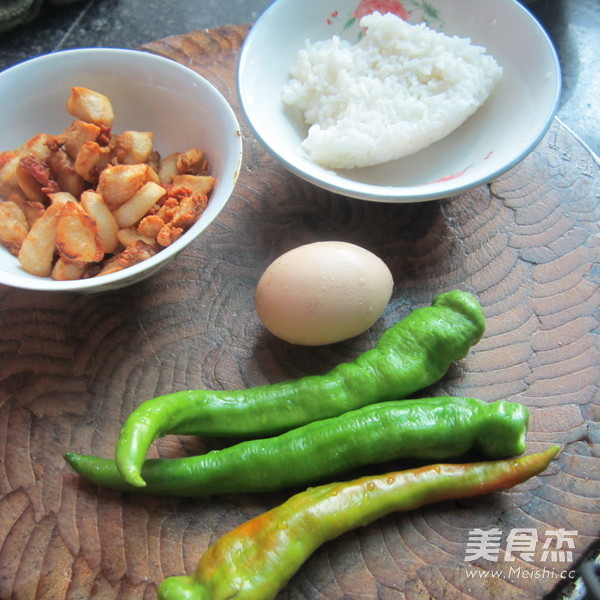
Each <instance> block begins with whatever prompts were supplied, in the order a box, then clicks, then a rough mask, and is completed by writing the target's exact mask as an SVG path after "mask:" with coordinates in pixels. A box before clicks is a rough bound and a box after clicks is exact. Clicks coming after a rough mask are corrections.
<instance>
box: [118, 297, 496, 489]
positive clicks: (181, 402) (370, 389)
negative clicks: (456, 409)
mask: <svg viewBox="0 0 600 600" xmlns="http://www.w3.org/2000/svg"><path fill="white" fill-rule="evenodd" d="M484 330H485V320H484V315H483V310H482V308H481V305H480V304H479V302H478V301H477V299H476V298H475V297H474V296H473V295H472V294H469V293H468V292H462V291H458V290H455V291H451V292H448V293H446V294H441V295H439V296H437V297H436V298H435V299H434V301H433V303H432V305H431V306H429V307H423V308H419V309H416V310H414V311H413V312H412V313H410V314H409V315H408V316H407V317H406V318H404V319H403V320H401V321H400V322H398V323H397V324H396V325H394V326H392V327H391V328H390V329H388V330H387V331H386V332H384V333H383V335H382V336H381V338H380V340H379V342H378V343H377V344H376V346H375V347H374V348H373V349H371V350H369V351H367V352H365V353H364V354H362V355H361V356H359V357H358V358H356V359H355V360H354V361H352V362H349V363H343V364H340V365H338V366H337V367H335V368H334V369H332V370H331V371H329V372H328V373H326V374H324V375H313V376H307V377H304V378H301V379H298V380H295V381H287V382H280V383H275V384H270V385H264V386H259V387H255V388H252V389H245V390H232V391H209V390H189V391H182V392H175V393H172V394H168V395H165V396H161V397H158V398H154V399H152V400H148V401H146V402H143V403H142V404H141V405H140V406H139V407H138V408H137V409H136V410H134V411H133V412H132V413H131V415H130V416H129V418H128V419H127V421H126V422H125V424H124V425H123V427H122V429H121V432H120V435H119V440H118V442H117V448H116V455H115V458H116V465H117V468H118V469H119V471H120V473H121V475H122V476H123V478H124V479H125V480H126V481H128V482H129V483H130V484H132V485H135V486H144V485H145V481H144V479H143V477H142V476H141V474H140V471H141V468H142V464H143V463H144V460H145V458H146V453H147V451H148V448H149V446H150V444H151V443H152V442H153V441H154V440H155V439H156V438H158V437H161V436H164V435H167V434H179V435H199V436H220V437H225V436H234V437H262V436H266V435H274V434H278V433H281V432H283V431H287V430H290V429H293V428H295V427H299V426H301V425H305V424H307V423H310V422H313V421H318V420H321V419H326V418H329V417H334V416H337V415H340V414H342V413H345V412H347V411H350V410H355V409H357V408H360V407H362V406H366V405H368V404H372V403H375V402H381V401H387V400H394V399H399V398H404V397H406V396H408V395H410V394H412V393H413V392H415V391H417V390H421V389H423V388H425V387H427V386H429V385H431V384H433V383H435V382H436V381H437V380H438V379H440V378H441V377H442V376H443V375H444V374H445V373H446V371H447V369H448V367H449V365H450V363H451V362H453V361H455V360H458V359H460V358H463V357H464V356H465V355H466V354H467V352H468V351H469V348H470V347H471V346H472V345H473V344H475V343H477V342H478V341H479V339H480V338H481V336H482V335H483V333H484Z"/></svg>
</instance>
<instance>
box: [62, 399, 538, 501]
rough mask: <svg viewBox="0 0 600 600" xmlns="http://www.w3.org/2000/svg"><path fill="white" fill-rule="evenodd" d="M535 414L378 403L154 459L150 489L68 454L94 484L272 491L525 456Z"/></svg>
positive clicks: (490, 406)
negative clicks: (372, 468) (383, 467)
mask: <svg viewBox="0 0 600 600" xmlns="http://www.w3.org/2000/svg"><path fill="white" fill-rule="evenodd" d="M528 421H529V412H528V410H527V409H526V408H525V406H523V405H522V404H519V403H517V402H508V401H505V400H500V401H498V402H493V403H487V402H484V401H482V400H477V399H474V398H456V397H442V398H427V399H420V400H400V401H391V402H385V403H378V404H372V405H370V406H366V407H363V408H361V409H358V410H355V411H350V412H347V413H345V414H343V415H341V416H339V417H332V418H330V419H324V420H322V421H316V422H314V423H309V424H308V425H304V426H302V427H298V428H296V429H292V430H291V431H288V432H286V433H283V434H281V435H279V436H275V437H271V438H267V439H259V440H250V441H245V442H241V443H239V444H237V445H234V446H230V447H228V448H225V449H223V450H215V451H212V452H208V453H207V454H203V455H200V456H192V457H186V458H166V459H162V458H158V459H148V460H146V462H145V463H144V466H143V468H142V476H143V477H144V480H145V481H146V483H147V485H146V486H145V487H141V488H140V487H137V486H132V485H131V484H130V483H128V482H126V481H124V480H123V478H122V477H121V476H120V474H119V471H118V470H117V468H116V466H115V463H114V460H111V459H103V458H99V457H95V456H89V455H80V454H73V453H67V454H66V455H65V457H66V459H67V461H68V462H69V464H70V465H71V466H72V467H73V468H74V469H75V470H76V471H77V472H78V473H79V474H80V475H82V476H83V477H85V478H86V479H88V480H89V481H91V482H93V483H95V484H97V485H101V486H104V487H109V488H112V489H118V490H137V491H143V492H145V493H152V494H162V495H173V496H205V495H208V494H220V493H230V492H267V491H276V490H282V489H287V488H291V487H295V486H301V485H307V484H314V483H316V482H320V481H323V480H325V478H332V477H335V476H338V475H340V474H342V473H346V472H348V471H349V470H351V469H354V468H357V467H360V466H364V465H369V464H375V463H382V462H387V461H392V460H398V459H417V460H423V461H436V460H449V459H455V458H457V457H460V456H464V455H465V454H466V453H467V452H469V451H475V452H477V453H478V454H479V455H480V456H482V457H485V458H489V459H498V458H505V457H507V456H516V455H518V454H522V453H523V452H524V450H525V434H526V432H527V425H528Z"/></svg>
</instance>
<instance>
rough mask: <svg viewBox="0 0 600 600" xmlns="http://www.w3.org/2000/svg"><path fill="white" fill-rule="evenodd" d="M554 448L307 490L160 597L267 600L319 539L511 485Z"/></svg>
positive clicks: (166, 585) (226, 539)
mask: <svg viewBox="0 0 600 600" xmlns="http://www.w3.org/2000/svg"><path fill="white" fill-rule="evenodd" d="M558 451H559V447H558V446H553V447H552V448H549V449H548V450H546V451H545V452H541V453H539V454H532V455H530V456H523V457H520V458H516V459H509V460H500V461H496V462H480V463H472V464H465V465H448V464H439V465H431V466H427V467H422V468H419V469H412V470H408V471H400V472H395V473H387V474H385V475H379V476H375V477H362V478H360V479H356V480H354V481H350V482H347V483H331V484H327V485H323V486H320V487H316V488H312V489H311V488H309V489H308V490H306V491H304V492H301V493H299V494H297V495H295V496H293V497H292V498H290V499H289V500H288V501H287V502H285V503H283V504H282V505H280V506H278V507H276V508H274V509H272V510H270V511H268V512H266V513H263V514H262V515H259V516H258V517H255V518H254V519H251V520H249V521H247V522H246V523H244V524H243V525H241V526H240V527H238V528H237V529H234V530H233V531H230V532H229V533H227V534H225V535H224V536H223V537H222V538H220V539H219V540H217V542H215V543H214V544H213V545H212V546H211V547H209V548H208V550H207V551H206V553H205V554H204V555H203V556H202V557H201V558H200V561H199V563H198V566H197V567H196V571H195V572H194V574H193V575H191V576H176V577H169V578H167V579H165V580H164V581H163V582H162V583H161V584H160V586H159V588H158V597H159V600H227V599H230V598H235V599H236V600H272V599H273V598H275V597H276V595H277V593H278V592H279V591H280V590H281V589H282V588H283V587H284V586H285V585H286V584H287V582H288V581H289V580H290V578H291V577H292V576H293V575H294V574H295V573H296V571H298V569H299V568H300V567H301V566H302V564H303V563H304V562H305V561H306V560H307V558H308V557H309V556H310V555H311V554H312V553H313V552H314V551H315V550H316V549H317V548H318V547H319V546H321V545H322V544H323V543H325V542H327V541H329V540H331V539H333V538H335V537H337V536H339V535H341V534H343V533H345V532H347V531H349V530H351V529H354V528H356V527H361V526H364V525H368V524H369V523H371V522H373V521H375V520H376V519H379V518H381V517H384V516H385V515H388V514H390V513H392V512H398V511H407V510H413V509H416V508H419V507H421V506H424V505H426V504H433V503H434V502H440V501H443V500H450V499H456V498H468V497H472V496H479V495H483V494H488V493H490V492H494V491H497V490H500V489H504V488H509V487H512V486H514V485H517V484H519V483H522V482H523V481H526V480H527V479H529V478H530V477H533V476H534V475H537V474H539V473H541V472H542V471H544V470H545V469H546V468H547V467H548V465H549V464H550V462H551V461H552V459H553V458H554V457H555V456H556V454H557V453H558Z"/></svg>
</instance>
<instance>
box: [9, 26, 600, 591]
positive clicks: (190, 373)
mask: <svg viewBox="0 0 600 600" xmlns="http://www.w3.org/2000/svg"><path fill="white" fill-rule="evenodd" d="M247 31H248V27H246V26H240V27H225V28H221V29H213V30H210V31H200V32H195V33H190V34H189V35H183V36H177V37H173V38H168V39H164V40H161V41H158V42H155V43H151V44H148V45H147V46H146V47H145V50H147V51H150V52H155V53H158V54H161V55H164V56H167V57H170V58H172V59H174V60H176V61H179V62H181V63H183V64H185V65H187V66H189V67H191V68H193V69H195V70H197V71H198V72H199V73H200V74H202V75H203V76H205V77H206V78H207V79H208V80H210V81H211V82H213V83H214V84H215V85H216V86H217V87H218V88H219V90H220V91H221V92H222V93H223V94H224V95H225V96H226V97H227V99H228V100H229V101H230V102H231V104H232V106H233V107H234V108H235V110H236V111H237V114H238V118H239V119H240V123H241V125H242V129H243V134H244V145H245V155H244V167H243V170H242V172H241V175H240V179H239V184H238V186H237V188H236V191H235V193H234V195H233V197H232V199H231V202H230V203H229V205H228V206H227V208H226V209H225V210H224V212H223V213H222V214H221V215H220V216H219V218H218V219H217V221H216V222H215V223H213V225H212V226H211V227H210V228H209V229H208V230H207V231H206V232H205V234H204V235H203V236H202V237H201V238H200V239H199V240H197V242H196V243H195V244H194V245H193V246H192V247H190V248H189V249H188V250H186V251H185V252H184V253H183V254H182V255H180V256H179V258H178V259H177V260H176V261H174V262H173V263H171V264H170V265H169V266H168V267H167V268H166V269H165V270H164V271H162V272H161V273H160V274H158V275H156V276H154V277H153V278H152V279H151V280H149V281H146V282H142V283H139V284H137V285H134V286H132V287H129V288H126V289H123V290H120V291H115V292H112V293H108V294H94V295H66V294H65V295H62V294H42V293H34V292H27V291H21V290H16V289H9V288H5V287H2V288H0V323H1V327H0V352H1V355H0V458H1V459H2V460H1V463H0V598H1V599H2V600H34V599H35V600H38V599H40V600H41V599H43V600H63V599H71V600H74V599H88V598H97V599H102V600H109V599H117V598H119V599H121V598H122V599H126V600H136V599H144V600H149V599H152V598H155V597H156V586H157V584H158V583H159V582H160V581H161V580H162V579H163V578H164V577H166V576H170V575H176V574H183V573H188V572H191V571H192V570H193V568H194V566H195V564H196V561H197V560H198V559H199V557H200V555H201V554H202V552H203V551H204V550H205V549H206V547H207V546H208V544H209V543H211V542H213V541H214V540H215V539H216V538H218V537H219V536H220V535H222V534H223V533H224V532H226V531H228V530H229V529H231V528H233V527H235V526H236V525H238V524H240V523H242V522H243V521H245V520H247V519H248V518H250V517H253V516H255V515H257V514H259V513H261V512H262V511H264V510H265V509H267V508H270V507H272V506H275V505H277V504H279V503H280V502H282V501H283V500H285V499H286V498H287V496H288V494H285V493H282V494H263V495H261V494H257V495H235V494H231V495H227V496H220V497H210V498H203V499H197V500H195V499H187V500H180V499H175V498H170V499H165V498H159V497H139V496H134V495H127V494H118V493H114V492H108V491H105V490H99V489H96V488H94V487H93V486H91V485H88V484H86V483H85V482H83V481H81V480H80V479H78V477H77V476H75V475H74V474H73V473H72V472H71V471H70V469H69V468H68V467H67V466H66V464H65V462H64V461H63V458H62V456H63V453H64V452H65V451H67V450H72V451H76V452H91V453H96V454H100V455H103V456H111V454H112V452H113V448H114V444H115V441H116V437H117V434H118V431H119V429H120V426H121V424H122V423H123V421H124V419H125V418H126V417H127V415H128V414H129V413H130V411H131V410H132V409H133V408H134V407H135V406H137V405H138V404H139V403H140V402H142V401H143V400H146V399H148V398H151V397H154V396H157V395H160V394H164V393H168V392H172V391H176V390H181V389H187V388H195V387H205V388H212V389H224V388H239V387H248V386H253V385H257V384H262V383H266V382H275V381H280V380H282V379H288V378H295V377H300V376H302V375H305V374H312V373H321V372H325V371H327V370H328V369H329V368H331V367H332V366H333V365H335V364H337V363H339V362H341V361H345V360H350V359H351V358H353V357H355V356H356V355H358V354H359V353H360V352H362V351H364V350H366V349H368V348H370V347H372V345H373V344H374V342H375V340H376V339H377V338H378V336H379V335H380V333H381V332H382V331H383V330H384V329H385V328H387V327H388V326H390V325H392V324H393V323H395V322H396V321H397V320H399V319H401V318H402V317H403V316H405V315H406V314H408V312H409V311H410V310H412V309H414V308H417V307H419V306H423V305H428V304H429V303H430V302H431V300H432V298H433V297H434V296H435V295H436V294H437V293H440V292H443V291H447V290H449V289H454V288H460V289H466V290H470V291H472V292H474V293H475V294H477V296H478V297H479V299H480V300H481V302H482V304H483V306H484V308H485V312H486V316H487V323H488V329H487V333H486V335H485V337H484V339H483V340H482V341H481V342H480V343H479V344H478V345H477V346H476V347H475V348H474V349H473V350H472V352H471V353H470V354H469V356H468V357H467V358H465V359H464V360H463V361H460V363H457V364H456V365H455V366H453V367H452V368H451V370H450V372H449V373H448V375H447V376H446V377H445V378H444V379H443V380H442V381H441V382H439V384H437V385H435V386H434V387H433V388H431V389H430V390H426V391H425V392H426V393H429V394H456V395H469V396H476V397H480V398H482V399H484V400H489V401H492V400H497V399H501V398H509V399H514V400H517V401H520V402H523V403H524V404H526V405H527V406H528V407H529V409H530V411H531V415H532V419H531V430H530V432H529V435H528V442H529V446H528V451H529V452H534V451H538V450H541V449H544V448H546V447H548V446H549V445H550V444H555V443H558V444H561V445H562V447H563V451H562V453H561V454H560V456H559V458H558V459H557V460H556V461H555V462H554V463H553V465H552V466H551V468H550V469H549V470H548V471H547V472H546V473H544V474H543V475H542V476H540V477H537V478H535V479H533V480H531V481H529V482H527V483H526V484H524V485H521V486H519V487H518V488H515V489H513V490H511V491H507V492H503V493H497V494H493V495H490V496H487V497H483V498H479V499H476V500H469V501H465V502H447V503H441V504H439V505H436V506H432V507H429V508H425V509H423V510H419V511H415V512H411V513H405V514H397V515H393V516H389V517H387V518H384V519H381V520H380V521H378V522H377V523H375V524H373V525H371V526H369V527H366V528H362V529H360V530H356V531H353V532H351V533H348V534H346V535H344V536H342V537H340V538H338V539H336V540H334V541H332V542H330V543H328V544H326V545H325V546H323V547H322V548H321V549H319V550H318V551H317V552H316V553H315V554H314V555H313V556H312V557H311V558H310V559H309V560H308V561H307V563H306V564H305V566H304V567H303V568H302V569H301V570H300V572H299V573H298V574H297V575H296V576H295V577H294V578H293V580H292V581H291V582H290V583H289V585H288V586H287V587H286V588H285V590H283V591H282V592H281V594H280V596H279V600H300V599H303V600H322V599H324V598H326V599H327V600H342V599H343V600H348V599H352V600H371V599H376V598H377V599H380V600H401V599H410V600H427V599H430V598H435V599H436V600H440V599H449V600H454V599H475V600H488V599H489V600H492V599H493V600H521V599H523V600H531V599H532V598H542V597H544V596H545V595H546V594H550V593H552V592H553V590H555V589H556V587H557V586H560V585H561V584H562V583H563V582H564V581H565V578H564V577H565V574H566V571H568V570H570V569H571V568H572V565H573V564H576V563H577V562H578V561H579V560H581V558H582V556H584V554H585V552H586V550H587V549H588V548H589V547H590V545H591V544H592V543H593V541H594V540H595V539H596V537H597V534H598V523H599V519H598V499H599V497H600V493H599V492H600V486H599V480H600V476H599V471H598V442H599V433H598V421H599V418H598V417H599V412H600V411H599V408H598V381H599V377H598V363H599V361H598V354H599V353H598V339H597V336H596V335H595V334H596V332H597V329H598V312H597V311H598V299H599V296H598V287H597V286H598V263H597V260H598V243H597V242H598V221H599V217H600V210H599V208H598V198H597V197H598V191H599V190H598V181H599V177H598V175H599V168H598V163H597V162H596V160H595V159H594V157H593V156H592V155H591V154H590V152H589V151H588V149H587V148H586V147H585V146H583V145H582V144H581V143H580V142H579V141H578V139H577V138H576V137H575V136H574V135H572V133H570V132H569V131H568V130H567V129H566V128H565V127H564V126H563V125H562V124H561V123H560V122H558V121H556V122H554V124H553V125H552V127H551V129H550V131H549V132H548V134H547V135H546V136H545V138H544V139H543V141H542V142H541V144H540V145H539V147H538V148H537V149H536V150H535V151H534V152H533V153H532V154H531V155H530V156H528V157H527V158H526V159H525V160H524V161H523V162H521V163H520V164H519V165H517V166H516V167H515V168H514V169H512V170H511V171H510V172H508V173H507V174H506V175H504V176H502V177H500V178H499V179H497V180H496V181H493V182H492V183H490V184H489V185H485V186H482V187H480V188H478V189H476V190H474V191H472V192H469V193H466V194H463V195H461V196H459V197H457V198H454V199H447V200H442V201H436V202H429V203H423V204H408V205H389V204H377V203H368V202H361V201H358V200H352V199H348V198H344V197H340V196H336V195H333V194H330V193H328V192H325V191H322V190H320V189H317V188H315V187H313V186H311V185H309V184H307V183H304V182H303V181H301V180H300V179H298V178H297V177H295V176H294V175H291V174H290V173H288V172H287V171H286V170H284V169H283V168H282V167H281V166H279V165H278V164H277V163H276V162H275V161H274V160H273V159H272V158H271V157H270V156H269V155H268V154H267V153H266V152H265V151H264V150H263V149H262V148H261V146H260V145H259V144H258V143H257V142H256V141H255V140H254V139H253V137H252V136H251V134H250V133H249V131H248V129H247V127H246V125H245V123H244V121H243V119H242V116H241V114H240V111H239V107H238V103H237V97H236V90H235V67H236V61H237V58H238V54H239V50H240V46H241V44H242V42H243V40H244V37H245V35H246V33H247ZM322 239H342V240H345V241H349V242H353V243H357V244H359V245H361V246H364V247H366V248H368V249H370V250H372V251H373V252H375V253H376V254H378V255H379V256H381V257H382V258H383V259H384V260H385V261H386V262H387V264H388V265H389V267H390V269H391V270H392V272H393V274H394V278H395V282H396V285H395V290H394V295H393V299H392V301H391V303H390V305H389V307H388V309H387V310H386V312H385V313H384V315H383V317H382V319H381V320H380V321H379V322H378V323H377V324H376V325H375V326H374V327H373V328H372V330H371V331H369V332H367V333H365V334H364V335H361V336H359V337H357V338H355V339H353V340H350V341H348V342H344V343H341V344H336V345H333V346H329V347H323V348H317V349H315V348H313V349H310V348H301V347H292V346H289V345H286V344H284V343H283V342H280V341H278V340H276V339H274V338H273V337H272V336H270V335H268V334H267V333H265V331H264V330H263V329H262V327H261V325H260V323H259V321H258V319H257V317H256V314H255V311H254V305H253V294H254V289H255V285H256V282H257V280H258V278H259V277H260V275H261V273H262V271H263V270H264V268H265V267H266V266H267V265H268V264H269V262H270V261H272V260H273V259H275V258H276V257H277V256H278V255H280V254H281V253H283V252H284V251H286V250H288V249H290V248H291V247H293V246H296V245H299V244H301V243H305V242H311V241H315V240H322ZM425 392H424V393H425ZM220 443H221V442H220V441H219V440H197V439H193V438H174V437H173V438H166V439H163V440H161V441H159V442H158V443H157V444H156V445H155V446H154V447H153V449H152V452H151V454H152V456H157V455H159V454H160V455H162V456H181V455H185V454H189V453H199V452H204V451H206V450H208V449H211V448H218V447H220ZM476 528H479V529H483V530H491V529H494V528H495V529H496V531H498V532H499V534H500V537H501V540H500V542H501V550H500V553H499V554H498V555H496V556H491V558H489V559H486V558H484V557H481V558H478V559H476V560H473V561H466V560H465V558H466V556H467V545H468V543H469V542H470V541H471V542H472V541H473V540H472V538H470V536H471V535H472V531H473V530H474V529H476ZM521 529H522V530H524V531H522V532H521V533H523V534H524V535H525V536H526V538H524V539H529V540H530V542H531V541H532V540H534V539H535V538H534V537H533V536H534V535H535V536H537V538H538V541H537V542H536V543H535V544H534V545H533V550H534V555H533V556H532V557H528V556H526V555H524V554H522V553H519V552H511V546H510V541H509V540H511V539H514V536H516V535H517V534H518V533H519V531H520V530H521ZM561 529H563V530H566V531H567V532H571V533H570V534H569V536H570V537H569V536H567V537H569V540H568V541H567V542H565V543H564V544H563V545H562V551H563V555H562V556H560V555H558V554H557V553H556V552H555V554H556V556H555V560H551V558H549V556H550V555H549V554H548V552H549V551H550V548H551V547H554V549H555V550H557V549H558V545H557V544H552V545H551V547H548V548H546V550H548V552H546V554H547V556H544V543H548V540H550V541H552V539H551V538H552V531H555V530H561ZM573 532H574V533H573ZM527 536H528V537H527ZM569 541H570V542H572V547H571V546H569V545H568V542H569ZM532 543H533V542H532ZM520 548H521V550H524V547H523V546H521V547H520ZM515 549H516V547H514V546H513V547H512V550H513V551H514V550H515ZM511 557H512V558H514V560H512V561H511V560H510V558H511ZM529 559H531V560H529ZM499 571H502V573H500V572H499Z"/></svg>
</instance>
